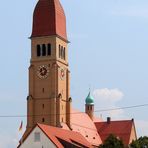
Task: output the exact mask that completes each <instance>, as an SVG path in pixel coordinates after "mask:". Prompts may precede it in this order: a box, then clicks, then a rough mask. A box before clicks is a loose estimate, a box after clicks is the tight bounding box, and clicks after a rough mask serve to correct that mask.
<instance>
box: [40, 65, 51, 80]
mask: <svg viewBox="0 0 148 148" xmlns="http://www.w3.org/2000/svg"><path fill="white" fill-rule="evenodd" d="M48 75H49V68H48V66H47V65H41V66H39V68H38V70H37V76H38V77H39V78H41V79H45V78H47V77H48Z"/></svg>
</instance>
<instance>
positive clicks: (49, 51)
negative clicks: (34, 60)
mask: <svg viewBox="0 0 148 148" xmlns="http://www.w3.org/2000/svg"><path fill="white" fill-rule="evenodd" d="M48 55H49V56H50V55H51V44H48Z"/></svg>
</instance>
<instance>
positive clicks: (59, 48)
mask: <svg viewBox="0 0 148 148" xmlns="http://www.w3.org/2000/svg"><path fill="white" fill-rule="evenodd" d="M59 58H61V45H59Z"/></svg>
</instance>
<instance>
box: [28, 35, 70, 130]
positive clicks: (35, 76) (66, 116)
mask: <svg viewBox="0 0 148 148" xmlns="http://www.w3.org/2000/svg"><path fill="white" fill-rule="evenodd" d="M43 44H45V45H48V44H51V55H50V56H48V55H47V56H39V57H38V56H37V45H43ZM60 47H63V48H64V49H65V59H62V58H61V57H60V53H59V52H60V49H59V48H60ZM41 67H46V69H47V70H48V71H49V72H48V75H45V78H44V77H40V72H41ZM27 102H28V103H27V113H28V118H27V129H29V128H32V127H33V126H34V125H35V124H36V123H42V124H47V125H52V126H60V123H61V122H64V123H67V124H70V110H71V109H70V106H71V105H70V104H71V103H70V102H71V99H70V72H69V67H68V48H67V42H66V41H64V40H62V39H60V38H59V37H57V36H48V37H34V38H31V61H30V67H29V96H28V99H27Z"/></svg>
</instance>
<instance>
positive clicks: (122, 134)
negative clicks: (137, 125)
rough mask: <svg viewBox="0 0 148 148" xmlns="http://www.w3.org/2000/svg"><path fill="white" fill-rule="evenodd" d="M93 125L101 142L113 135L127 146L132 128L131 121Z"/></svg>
mask: <svg viewBox="0 0 148 148" xmlns="http://www.w3.org/2000/svg"><path fill="white" fill-rule="evenodd" d="M95 125H96V128H97V130H98V133H99V135H100V136H101V139H102V141H103V142H104V140H105V139H106V138H107V137H108V136H109V135H110V134H114V135H115V136H117V137H119V138H120V139H122V140H123V142H124V144H126V145H128V144H129V142H130V135H131V130H132V126H133V121H132V120H123V121H110V122H109V123H107V122H96V123H95Z"/></svg>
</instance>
